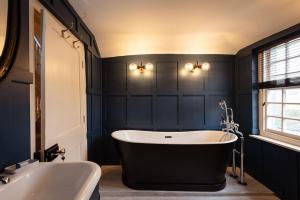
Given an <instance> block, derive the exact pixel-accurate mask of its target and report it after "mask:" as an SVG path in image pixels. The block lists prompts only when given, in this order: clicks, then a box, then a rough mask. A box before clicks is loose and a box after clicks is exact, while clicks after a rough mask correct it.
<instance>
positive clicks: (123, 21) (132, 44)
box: [69, 0, 300, 57]
mask: <svg viewBox="0 0 300 200" xmlns="http://www.w3.org/2000/svg"><path fill="white" fill-rule="evenodd" d="M69 1H70V2H71V4H72V5H73V6H74V8H75V9H76V10H77V11H78V13H79V14H80V16H81V17H82V18H83V19H84V21H85V22H86V23H87V24H88V26H89V27H90V28H91V30H92V31H93V33H94V34H95V37H96V40H97V43H98V45H99V48H100V52H101V55H102V57H112V56H121V55H133V54H168V53H170V54H173V53H182V54H191V53H201V54H202V53H203V54H235V53H236V52H237V51H238V50H239V49H241V48H243V47H245V46H247V45H250V44H252V43H254V42H256V41H258V40H260V39H262V38H264V37H266V36H269V35H271V34H273V33H276V32H278V31H280V30H283V29H285V28H288V27H290V26H292V25H295V24H297V23H299V22H300V0H69Z"/></svg>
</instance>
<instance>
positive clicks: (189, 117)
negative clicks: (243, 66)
mask: <svg viewBox="0 0 300 200" xmlns="http://www.w3.org/2000/svg"><path fill="white" fill-rule="evenodd" d="M197 60H198V61H199V62H210V64H211V69H210V70H209V71H208V72H202V73H201V74H200V75H199V76H195V75H193V74H191V73H190V72H186V71H184V64H185V63H187V62H193V63H195V62H196V61H197ZM102 61H103V86H104V88H103V91H104V101H103V108H104V109H103V119H104V122H103V129H104V130H103V135H102V138H103V139H102V140H103V144H102V146H100V147H99V149H101V150H100V151H101V157H102V159H101V161H102V162H101V163H103V164H110V163H116V162H117V160H118V159H117V154H116V152H115V149H114V145H113V143H112V139H111V136H110V134H111V133H112V131H115V130H120V129H142V130H163V131H180V130H198V129H219V128H220V109H219V107H218V101H219V100H220V99H226V100H227V101H228V102H229V103H232V102H233V88H232V86H233V80H232V78H233V72H234V56H231V55H140V56H125V57H115V58H104V59H103V60H102ZM132 62H135V63H137V64H139V63H140V62H143V63H144V64H145V63H147V62H151V63H153V65H154V69H153V71H152V72H150V73H145V74H138V75H136V74H134V73H133V72H131V71H130V70H129V69H128V66H129V64H130V63H132Z"/></svg>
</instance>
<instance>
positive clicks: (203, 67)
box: [202, 62, 210, 71]
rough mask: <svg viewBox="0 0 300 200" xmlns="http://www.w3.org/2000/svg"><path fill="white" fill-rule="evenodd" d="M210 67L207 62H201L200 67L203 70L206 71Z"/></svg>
mask: <svg viewBox="0 0 300 200" xmlns="http://www.w3.org/2000/svg"><path fill="white" fill-rule="evenodd" d="M209 68H210V64H209V63H208V62H205V63H203V64H202V69H203V70H205V71H208V70H209Z"/></svg>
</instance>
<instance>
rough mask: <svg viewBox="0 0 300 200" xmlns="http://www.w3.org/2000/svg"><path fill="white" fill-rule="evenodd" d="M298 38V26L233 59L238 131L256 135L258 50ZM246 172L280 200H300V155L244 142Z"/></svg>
mask: <svg viewBox="0 0 300 200" xmlns="http://www.w3.org/2000/svg"><path fill="white" fill-rule="evenodd" d="M297 34H300V24H298V25H295V26H293V27H291V28H289V29H286V30H284V31H281V32H279V33H276V34H274V35H272V36H270V37H268V38H265V39H263V40H261V41H258V42H256V43H254V44H252V45H250V46H248V47H246V48H244V49H241V50H240V51H239V52H238V53H237V55H236V68H235V86H236V88H235V106H236V113H237V117H238V121H239V122H240V124H241V129H242V130H243V131H244V132H245V133H246V134H247V135H249V134H258V133H259V127H258V92H257V89H256V85H257V53H256V52H257V50H258V49H260V48H263V47H265V46H267V45H271V44H273V43H276V42H278V41H280V40H282V39H286V38H287V37H290V36H294V35H297ZM245 158H246V170H247V172H248V173H249V174H251V175H252V176H253V177H255V178H256V179H258V180H259V181H261V182H262V183H263V184H265V185H266V186H267V187H269V188H270V189H271V190H273V191H274V192H275V193H276V194H277V195H278V196H279V197H280V198H281V199H285V200H297V199H300V153H297V152H295V151H292V150H289V149H285V148H282V147H279V146H277V145H273V144H270V143H267V142H264V141H260V140H258V139H255V138H251V137H248V138H247V139H246V157H245Z"/></svg>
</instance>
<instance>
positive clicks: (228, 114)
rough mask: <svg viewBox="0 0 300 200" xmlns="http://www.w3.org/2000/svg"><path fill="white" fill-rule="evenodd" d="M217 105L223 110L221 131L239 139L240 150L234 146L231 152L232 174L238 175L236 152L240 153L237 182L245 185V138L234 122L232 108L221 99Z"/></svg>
mask: <svg viewBox="0 0 300 200" xmlns="http://www.w3.org/2000/svg"><path fill="white" fill-rule="evenodd" d="M219 106H220V107H221V109H222V110H224V111H225V117H224V116H223V117H222V118H223V120H222V121H221V125H225V128H223V129H222V131H225V132H226V133H233V134H236V135H237V136H238V137H239V138H240V140H241V146H240V151H238V150H237V149H236V148H234V149H233V152H232V176H233V177H234V178H236V177H238V176H237V175H236V160H235V158H236V154H239V155H240V180H239V183H240V184H243V185H246V184H247V183H246V181H245V173H244V156H245V153H244V144H245V138H244V134H243V133H242V132H241V131H239V124H237V123H235V122H234V120H233V110H232V108H228V107H227V104H226V101H225V100H221V101H220V102H219Z"/></svg>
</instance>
